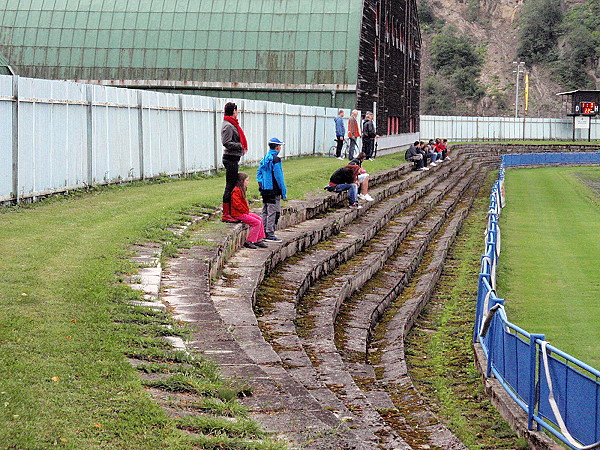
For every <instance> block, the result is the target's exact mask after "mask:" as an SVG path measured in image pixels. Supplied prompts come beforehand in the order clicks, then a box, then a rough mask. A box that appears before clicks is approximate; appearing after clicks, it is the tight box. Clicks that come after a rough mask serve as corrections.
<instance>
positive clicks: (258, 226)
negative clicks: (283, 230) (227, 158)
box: [231, 172, 267, 248]
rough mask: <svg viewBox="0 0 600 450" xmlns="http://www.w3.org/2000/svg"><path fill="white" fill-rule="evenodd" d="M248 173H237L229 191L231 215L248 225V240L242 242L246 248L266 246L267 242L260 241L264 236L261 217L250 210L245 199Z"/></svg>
mask: <svg viewBox="0 0 600 450" xmlns="http://www.w3.org/2000/svg"><path fill="white" fill-rule="evenodd" d="M249 182H250V180H249V179H248V175H247V174H246V173H244V172H239V173H238V181H237V184H236V185H235V188H234V189H233V191H232V192H231V217H233V218H234V219H235V220H238V221H240V222H244V223H245V224H247V225H250V232H249V233H248V240H247V241H246V242H245V243H244V247H246V248H256V247H261V248H267V244H265V243H264V242H262V240H263V239H264V238H265V229H264V227H263V221H262V218H261V217H260V216H259V215H258V214H254V213H251V212H250V208H249V207H248V201H247V200H246V191H247V190H248V183H249Z"/></svg>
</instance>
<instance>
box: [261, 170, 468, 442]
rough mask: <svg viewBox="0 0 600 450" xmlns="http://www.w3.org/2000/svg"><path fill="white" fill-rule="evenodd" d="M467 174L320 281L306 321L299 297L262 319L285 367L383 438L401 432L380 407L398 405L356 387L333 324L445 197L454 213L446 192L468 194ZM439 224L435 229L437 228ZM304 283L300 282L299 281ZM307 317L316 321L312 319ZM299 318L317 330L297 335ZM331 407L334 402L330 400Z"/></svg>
mask: <svg viewBox="0 0 600 450" xmlns="http://www.w3.org/2000/svg"><path fill="white" fill-rule="evenodd" d="M467 172H468V170H467V167H463V170H462V171H461V172H459V173H456V174H455V176H454V178H452V179H447V180H444V181H442V182H441V183H439V184H438V185H437V186H436V187H435V189H433V190H432V191H430V192H429V193H428V194H427V195H426V196H424V197H423V198H422V199H420V200H419V202H418V203H419V204H418V205H417V207H414V206H413V207H411V208H409V210H412V211H411V213H410V214H409V213H408V211H403V214H402V216H401V217H400V218H399V219H398V223H397V224H395V225H392V226H388V227H386V229H385V230H383V231H382V232H380V233H379V234H378V235H377V236H376V239H375V240H376V242H375V243H373V244H370V245H369V244H368V245H369V247H370V248H369V249H368V250H366V251H365V250H363V251H361V252H360V253H361V254H360V258H357V257H354V258H353V260H352V261H351V264H348V265H351V267H350V268H345V267H344V266H342V267H340V268H338V269H336V270H335V271H334V272H333V273H332V274H331V275H329V276H327V278H326V279H324V280H321V281H319V282H317V283H316V285H315V286H314V287H312V288H311V289H310V291H309V293H308V296H309V297H311V292H313V291H314V295H312V297H313V299H312V300H311V301H312V303H314V305H313V306H312V308H310V309H308V311H306V312H305V313H304V315H303V317H300V318H299V317H297V316H294V310H293V305H294V303H295V302H296V301H298V299H297V297H296V299H295V300H288V301H287V302H283V303H278V304H277V305H273V308H274V309H273V310H272V311H270V313H269V314H266V315H265V316H263V317H261V318H260V319H259V320H260V321H261V323H262V327H263V331H265V332H266V333H265V334H267V335H269V337H270V338H271V339H272V344H273V346H274V348H275V349H280V350H278V352H279V354H280V356H281V357H282V360H283V361H284V363H285V364H286V365H287V366H289V370H290V372H291V373H294V374H295V375H296V377H297V378H298V379H299V380H300V381H303V382H304V383H307V380H308V383H312V385H313V388H312V389H317V388H316V387H315V386H318V383H316V381H315V380H319V381H320V382H321V386H320V387H321V388H323V387H324V386H323V385H325V386H327V387H329V389H330V390H331V391H332V392H334V393H336V394H337V395H338V397H339V398H340V399H341V400H342V401H343V402H344V404H345V405H346V406H347V407H348V408H349V409H351V410H352V411H353V412H354V413H355V414H356V415H359V416H360V417H361V418H362V419H363V420H365V421H368V422H369V423H370V424H371V425H372V426H373V425H378V426H379V428H380V430H378V431H379V434H380V435H383V436H385V435H386V434H387V435H388V436H389V435H391V434H393V433H395V431H394V430H389V427H385V426H383V425H382V424H381V420H382V419H381V417H380V416H379V414H378V412H377V409H380V408H384V409H386V410H387V409H391V408H394V405H393V403H392V401H391V399H390V398H389V397H388V396H387V394H385V393H384V392H381V391H380V393H381V395H377V394H374V393H368V394H365V392H363V391H361V390H360V389H359V387H358V386H357V385H356V384H355V383H354V380H353V379H352V377H351V376H350V373H349V369H348V367H347V365H346V362H343V361H342V359H341V356H340V354H339V353H338V351H337V349H336V345H335V343H334V333H333V322H334V320H335V317H336V316H337V312H338V310H339V307H340V306H341V304H342V302H343V301H344V300H345V299H346V298H347V297H349V296H350V295H351V293H352V292H353V291H355V290H356V289H359V288H360V287H361V286H362V284H363V283H364V282H365V281H366V280H368V279H369V278H370V277H371V276H372V275H373V274H374V273H376V272H377V270H379V269H380V268H381V267H382V265H383V263H384V262H385V260H386V259H387V258H388V257H389V256H390V255H391V254H392V253H393V252H394V250H395V249H396V248H397V246H398V245H399V243H400V242H401V241H402V239H403V238H404V237H405V236H406V234H407V233H408V232H409V230H410V229H411V228H412V227H414V226H415V225H416V224H417V223H418V221H419V219H420V218H422V217H423V216H424V215H425V214H427V213H428V212H430V211H431V210H432V208H433V205H435V204H436V203H437V202H438V201H439V200H440V198H441V197H444V196H445V197H450V198H446V199H444V200H443V201H442V203H443V205H438V207H437V208H438V209H442V210H443V211H446V210H447V209H451V207H452V205H453V204H454V203H455V202H456V201H457V199H458V196H456V195H454V196H448V195H446V192H448V191H451V190H454V191H455V192H454V193H455V194H460V193H462V191H463V190H464V187H465V186H467V185H468V184H469V183H470V181H471V180H472V175H471V176H469V177H465V176H464V175H465V174H466V173H467ZM457 184H458V185H459V186H457ZM444 214H445V213H441V214H440V215H441V216H443V215H444ZM438 222H439V224H441V223H443V217H442V218H441V219H440V220H439V221H438ZM439 226H440V225H434V228H435V229H437V228H439ZM435 229H434V230H433V231H435ZM432 233H433V232H432ZM351 239H352V238H351ZM357 256H358V255H357ZM308 259H309V261H310V260H311V259H315V260H316V259H317V258H316V257H313V255H312V253H311V255H310V256H309V258H308ZM299 265H301V263H293V264H289V272H290V273H288V274H279V276H283V278H285V279H286V281H287V282H289V281H290V278H291V277H294V273H295V272H296V269H297V267H298V266H299ZM278 272H279V271H278ZM340 272H341V273H340ZM278 281H279V280H278ZM298 281H300V280H297V281H296V282H298ZM286 284H287V283H286ZM288 290H289V289H288ZM298 294H299V292H298V291H296V292H295V295H296V296H297V295H298ZM300 308H301V309H306V308H304V307H303V306H302V305H300ZM284 310H285V311H284ZM369 316H370V314H369ZM307 317H308V318H310V320H306V318H307ZM294 319H295V320H296V322H297V323H312V325H313V326H312V327H309V328H310V331H306V332H305V333H306V334H307V336H304V337H303V338H299V337H297V336H295V333H296V329H295V327H294V323H293V320H294ZM359 340H360V338H359ZM366 345H367V342H366V334H363V343H362V347H363V351H364V348H365V347H366ZM292 346H293V347H292ZM307 354H308V355H310V357H309V356H307ZM311 365H312V366H314V367H312V368H313V371H314V372H315V373H313V374H311V373H310V368H311ZM328 397H329V396H325V398H322V399H321V401H327V400H328ZM329 403H331V401H330V400H329ZM382 431H384V432H385V433H386V434H384V433H382Z"/></svg>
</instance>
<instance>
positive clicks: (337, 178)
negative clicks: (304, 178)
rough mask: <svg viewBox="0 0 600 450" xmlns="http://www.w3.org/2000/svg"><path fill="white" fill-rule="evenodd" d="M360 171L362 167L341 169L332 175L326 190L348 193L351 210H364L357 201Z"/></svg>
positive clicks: (351, 166) (354, 166)
mask: <svg viewBox="0 0 600 450" xmlns="http://www.w3.org/2000/svg"><path fill="white" fill-rule="evenodd" d="M359 170H360V166H357V165H350V164H349V165H347V166H344V167H341V168H339V169H338V170H336V171H335V172H333V174H332V175H331V178H330V179H329V184H328V185H327V186H325V190H327V191H330V192H343V191H348V201H349V202H350V208H356V209H360V208H362V206H360V205H359V204H358V201H357V194H358V172H359Z"/></svg>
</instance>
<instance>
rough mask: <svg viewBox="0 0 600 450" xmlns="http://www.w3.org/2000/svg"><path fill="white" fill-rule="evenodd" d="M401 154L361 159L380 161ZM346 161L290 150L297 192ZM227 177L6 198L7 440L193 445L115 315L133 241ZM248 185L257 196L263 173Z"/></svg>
mask: <svg viewBox="0 0 600 450" xmlns="http://www.w3.org/2000/svg"><path fill="white" fill-rule="evenodd" d="M402 161H403V155H399V154H398V155H392V156H387V157H382V158H378V159H377V161H375V162H372V163H371V162H369V163H367V164H365V166H366V167H367V169H368V170H370V171H371V172H373V173H375V172H377V171H379V170H382V169H385V168H390V167H394V166H397V165H398V164H399V163H401V162H402ZM341 165H342V162H341V161H338V160H335V159H333V158H302V159H295V160H289V161H287V160H286V161H285V162H284V170H285V173H286V180H287V182H288V185H289V197H290V198H301V197H303V196H304V195H305V193H306V192H309V191H314V190H315V189H318V188H321V187H322V186H324V185H325V184H326V182H327V181H328V179H329V175H330V174H331V172H332V171H333V170H334V169H336V168H337V167H340V166H341ZM248 173H249V174H250V177H251V180H254V179H255V169H248ZM224 181H225V180H224V177H222V176H221V177H211V178H205V179H194V180H179V181H172V182H166V183H155V184H141V185H134V186H123V187H111V188H108V189H100V190H99V191H97V192H91V193H88V194H84V195H81V196H74V197H69V198H66V199H62V200H50V201H47V202H44V203H42V204H38V205H35V206H33V207H25V208H17V209H11V210H0V442H1V443H2V444H3V445H2V446H4V445H6V446H8V447H13V448H46V447H49V446H51V445H54V444H57V445H62V446H64V447H67V448H100V447H102V448H128V449H135V448H189V446H190V439H189V437H187V436H186V435H185V434H183V433H179V432H177V430H176V429H175V424H174V422H173V421H171V420H170V419H169V418H168V417H167V415H166V414H165V413H164V412H163V411H162V410H161V409H160V408H159V407H158V406H157V405H156V404H155V403H153V402H152V401H151V400H150V398H149V396H148V395H147V394H146V393H145V392H144V388H143V387H142V383H141V381H140V378H139V376H138V374H137V373H136V370H135V369H133V368H132V367H131V366H130V365H129V363H128V362H127V361H126V359H125V357H124V354H125V353H126V352H127V344H128V341H129V340H130V339H131V330H128V329H127V327H124V325H123V324H116V323H114V320H113V319H114V317H115V316H116V315H117V314H118V313H119V312H120V311H121V310H122V308H123V306H122V304H120V303H119V302H118V301H115V300H119V298H118V297H119V296H121V295H123V291H122V290H119V289H117V288H116V287H115V280H116V274H117V273H118V272H119V271H120V270H122V269H123V266H124V257H125V256H126V255H127V248H128V246H129V245H130V244H133V243H135V242H140V241H145V240H147V239H154V240H161V239H164V238H166V237H167V236H168V235H169V233H168V232H165V231H164V230H165V228H166V227H167V226H170V225H172V224H174V223H176V222H177V221H180V220H182V214H181V213H182V212H187V211H190V210H192V209H193V208H194V205H205V206H213V207H214V206H217V205H220V203H221V195H222V192H223V186H224ZM250 193H251V195H253V196H256V197H257V196H258V191H257V188H256V183H255V182H254V183H252V184H251V189H250Z"/></svg>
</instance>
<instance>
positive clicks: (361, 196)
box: [358, 194, 367, 200]
mask: <svg viewBox="0 0 600 450" xmlns="http://www.w3.org/2000/svg"><path fill="white" fill-rule="evenodd" d="M358 198H360V199H361V200H366V199H367V198H366V196H365V195H362V194H358Z"/></svg>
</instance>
